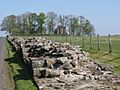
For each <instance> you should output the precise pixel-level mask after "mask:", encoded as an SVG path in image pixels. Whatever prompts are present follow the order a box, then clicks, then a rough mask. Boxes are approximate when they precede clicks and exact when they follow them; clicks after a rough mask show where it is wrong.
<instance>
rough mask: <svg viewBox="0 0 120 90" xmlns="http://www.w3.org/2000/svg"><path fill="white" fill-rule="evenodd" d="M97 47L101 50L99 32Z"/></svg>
mask: <svg viewBox="0 0 120 90" xmlns="http://www.w3.org/2000/svg"><path fill="white" fill-rule="evenodd" d="M97 49H98V51H100V37H99V34H97Z"/></svg>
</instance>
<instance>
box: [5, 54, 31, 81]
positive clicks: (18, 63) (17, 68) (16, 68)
mask: <svg viewBox="0 0 120 90" xmlns="http://www.w3.org/2000/svg"><path fill="white" fill-rule="evenodd" d="M6 61H7V62H8V64H9V65H10V67H11V68H12V72H13V73H14V80H15V81H16V80H31V79H32V75H30V74H29V73H28V72H29V71H28V68H27V67H26V66H25V65H24V63H22V60H21V57H20V56H19V55H18V54H17V53H15V54H14V55H13V57H10V58H7V59H6Z"/></svg>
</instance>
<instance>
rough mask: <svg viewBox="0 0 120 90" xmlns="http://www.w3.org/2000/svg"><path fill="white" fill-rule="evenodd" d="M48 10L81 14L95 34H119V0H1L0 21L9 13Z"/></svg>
mask: <svg viewBox="0 0 120 90" xmlns="http://www.w3.org/2000/svg"><path fill="white" fill-rule="evenodd" d="M50 11H54V12H56V13H57V14H62V15H63V14H64V15H69V14H74V15H83V16H85V17H86V18H88V19H89V20H90V21H91V23H92V24H93V25H94V27H95V29H96V33H97V34H101V35H107V34H109V33H110V34H120V23H119V22H120V0H1V2H0V23H1V21H2V19H3V18H4V17H5V16H7V15H11V14H15V15H19V14H22V13H25V12H36V13H39V12H50ZM0 35H1V34H0Z"/></svg>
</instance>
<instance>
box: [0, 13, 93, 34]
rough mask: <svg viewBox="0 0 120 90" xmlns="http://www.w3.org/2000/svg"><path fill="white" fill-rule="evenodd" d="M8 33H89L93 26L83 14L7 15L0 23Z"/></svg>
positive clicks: (91, 31) (91, 32)
mask: <svg viewBox="0 0 120 90" xmlns="http://www.w3.org/2000/svg"><path fill="white" fill-rule="evenodd" d="M1 27H2V30H5V31H8V32H9V33H10V35H91V34H95V29H94V26H93V25H92V24H91V22H90V21H89V20H88V19H86V18H85V17H84V16H75V15H57V14H56V13H55V12H48V13H46V14H45V13H43V12H41V13H39V14H37V13H31V12H26V13H24V14H22V15H18V16H16V15H9V16H7V17H4V19H3V20H2V23H1Z"/></svg>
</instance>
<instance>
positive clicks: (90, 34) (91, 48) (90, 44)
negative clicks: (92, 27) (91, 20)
mask: <svg viewBox="0 0 120 90" xmlns="http://www.w3.org/2000/svg"><path fill="white" fill-rule="evenodd" d="M90 50H92V35H91V34H90Z"/></svg>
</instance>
